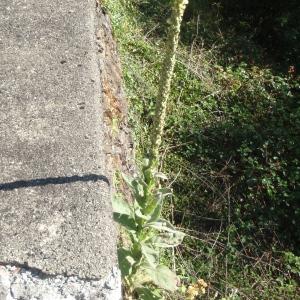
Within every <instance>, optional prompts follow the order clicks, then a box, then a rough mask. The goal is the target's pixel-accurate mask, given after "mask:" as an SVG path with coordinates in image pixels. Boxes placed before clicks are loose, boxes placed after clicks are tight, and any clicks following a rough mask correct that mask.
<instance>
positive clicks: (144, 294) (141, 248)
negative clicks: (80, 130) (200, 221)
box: [113, 160, 184, 299]
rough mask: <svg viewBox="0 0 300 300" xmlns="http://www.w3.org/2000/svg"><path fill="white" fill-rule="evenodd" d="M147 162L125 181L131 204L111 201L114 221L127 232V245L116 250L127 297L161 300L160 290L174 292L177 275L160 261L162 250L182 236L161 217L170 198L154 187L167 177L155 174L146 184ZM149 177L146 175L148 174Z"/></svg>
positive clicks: (172, 245) (170, 192)
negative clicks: (138, 172)
mask: <svg viewBox="0 0 300 300" xmlns="http://www.w3.org/2000/svg"><path fill="white" fill-rule="evenodd" d="M148 165H149V160H145V163H144V168H143V170H142V172H141V175H140V176H135V177H134V178H128V177H126V176H124V180H125V181H126V182H127V184H128V186H129V187H130V189H131V192H132V196H133V197H132V198H133V202H132V203H131V204H129V203H127V202H126V201H124V200H123V199H122V198H121V197H118V196H116V197H115V198H114V200H113V209H114V219H115V221H117V222H118V223H119V224H120V225H121V226H122V227H123V228H124V229H125V230H126V232H127V233H128V236H129V239H130V243H129V246H127V247H122V248H119V249H118V258H119V266H120V269H121V273H122V277H123V282H124V283H125V285H126V288H127V291H129V294H131V295H134V294H137V295H138V297H139V299H162V297H161V294H160V290H166V291H170V292H174V291H175V290H176V289H177V285H178V278H177V276H176V274H175V273H174V272H173V271H171V270H170V269H169V268H168V267H167V266H165V265H163V264H162V263H161V261H160V252H161V250H162V248H172V247H176V246H178V245H179V244H181V242H182V240H183V238H184V233H182V232H180V231H178V230H177V229H176V228H175V227H174V226H173V225H172V224H171V223H170V222H169V221H167V220H165V219H163V218H162V217H161V210H162V207H163V203H164V200H165V199H166V198H167V197H170V196H171V195H172V191H171V189H169V188H161V187H157V188H156V184H155V183H156V182H157V181H158V180H161V179H166V177H165V176H164V175H163V174H161V173H154V174H152V176H151V180H150V182H147V183H146V180H145V173H148V172H149V168H148ZM147 176H149V174H147Z"/></svg>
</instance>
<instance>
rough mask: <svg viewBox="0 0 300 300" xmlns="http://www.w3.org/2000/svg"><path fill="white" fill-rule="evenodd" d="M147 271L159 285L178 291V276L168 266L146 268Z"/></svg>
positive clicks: (171, 290)
mask: <svg viewBox="0 0 300 300" xmlns="http://www.w3.org/2000/svg"><path fill="white" fill-rule="evenodd" d="M145 271H146V273H147V274H148V275H149V277H150V278H151V280H152V281H153V283H154V284H155V285H157V286H158V287H160V288H162V289H165V290H168V291H170V292H174V291H176V289H177V283H178V278H177V276H176V274H175V273H174V272H172V271H171V270H170V269H169V268H167V267H166V266H163V265H161V266H158V267H156V268H149V269H146V270H145Z"/></svg>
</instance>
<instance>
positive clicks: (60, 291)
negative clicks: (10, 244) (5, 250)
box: [0, 266, 121, 300]
mask: <svg viewBox="0 0 300 300" xmlns="http://www.w3.org/2000/svg"><path fill="white" fill-rule="evenodd" d="M120 295H121V282H120V274H119V270H118V269H113V271H112V273H111V274H110V275H109V276H107V278H105V279H101V280H89V281H86V280H82V279H79V278H78V277H76V276H70V277H65V276H62V275H56V276H46V275H45V274H40V272H38V271H35V270H32V271H29V270H26V269H23V268H18V267H15V266H6V267H3V266H0V299H1V300H74V299H76V300H78V299H80V300H98V299H101V300H120Z"/></svg>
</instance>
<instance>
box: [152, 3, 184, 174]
mask: <svg viewBox="0 0 300 300" xmlns="http://www.w3.org/2000/svg"><path fill="white" fill-rule="evenodd" d="M187 4H188V0H174V4H173V6H172V8H173V9H172V14H171V19H170V27H169V33H168V40H167V44H166V53H165V58H164V62H163V67H162V75H161V79H160V84H159V91H158V97H157V102H156V109H155V116H154V120H153V121H154V122H153V128H152V135H151V150H150V165H149V168H150V169H152V170H153V169H154V170H155V169H156V168H157V165H158V161H159V159H158V158H159V147H160V145H161V141H162V135H163V130H164V126H165V118H166V109H167V102H168V99H169V95H170V90H171V82H172V77H173V73H174V67H175V62H176V50H177V47H178V41H179V34H180V26H181V22H182V17H183V14H184V11H185V8H186V5H187Z"/></svg>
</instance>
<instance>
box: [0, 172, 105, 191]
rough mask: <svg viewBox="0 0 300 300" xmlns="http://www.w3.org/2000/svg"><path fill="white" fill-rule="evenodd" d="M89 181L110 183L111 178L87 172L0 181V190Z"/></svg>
mask: <svg viewBox="0 0 300 300" xmlns="http://www.w3.org/2000/svg"><path fill="white" fill-rule="evenodd" d="M78 181H82V182H87V181H94V182H96V181H104V182H106V183H107V184H108V185H110V183H109V180H108V178H107V177H106V176H104V175H96V174H87V175H83V176H78V175H74V176H65V177H49V178H38V179H32V180H19V181H13V182H7V183H0V191H11V190H14V189H20V188H28V187H34V186H45V185H49V184H67V183H73V182H78Z"/></svg>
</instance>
